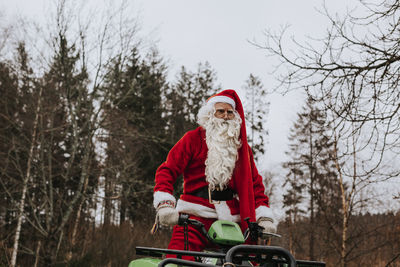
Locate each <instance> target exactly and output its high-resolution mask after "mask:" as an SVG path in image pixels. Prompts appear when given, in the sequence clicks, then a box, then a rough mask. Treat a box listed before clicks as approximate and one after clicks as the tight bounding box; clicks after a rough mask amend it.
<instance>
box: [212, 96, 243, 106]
mask: <svg viewBox="0 0 400 267" xmlns="http://www.w3.org/2000/svg"><path fill="white" fill-rule="evenodd" d="M213 103H214V104H215V103H227V104H229V105H231V106H232V107H233V108H234V109H236V103H235V101H234V100H233V99H232V98H230V97H228V96H223V95H217V96H213V97H211V98H210V99H209V100H208V102H207V104H208V105H210V104H213Z"/></svg>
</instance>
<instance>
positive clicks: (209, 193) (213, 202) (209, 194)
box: [208, 187, 221, 205]
mask: <svg viewBox="0 0 400 267" xmlns="http://www.w3.org/2000/svg"><path fill="white" fill-rule="evenodd" d="M208 201H209V202H210V204H213V205H214V204H219V203H221V201H219V200H217V201H214V200H212V198H211V190H210V187H209V188H208Z"/></svg>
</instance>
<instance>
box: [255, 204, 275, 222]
mask: <svg viewBox="0 0 400 267" xmlns="http://www.w3.org/2000/svg"><path fill="white" fill-rule="evenodd" d="M261 217H267V218H271V219H272V220H273V221H274V222H275V219H274V218H275V215H274V213H273V212H272V210H271V209H270V208H268V207H267V206H259V207H258V208H256V220H257V221H258V219H260V218H261Z"/></svg>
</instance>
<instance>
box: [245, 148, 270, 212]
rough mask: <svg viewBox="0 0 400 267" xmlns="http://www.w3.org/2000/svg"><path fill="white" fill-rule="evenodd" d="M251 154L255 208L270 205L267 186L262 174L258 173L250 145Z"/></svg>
mask: <svg viewBox="0 0 400 267" xmlns="http://www.w3.org/2000/svg"><path fill="white" fill-rule="evenodd" d="M249 154H250V164H251V173H252V178H253V191H254V198H255V208H258V207H259V206H267V207H269V199H268V197H267V195H265V187H264V184H263V179H262V177H261V175H260V174H259V173H258V170H257V167H256V164H255V163H254V156H253V152H252V151H251V148H250V147H249Z"/></svg>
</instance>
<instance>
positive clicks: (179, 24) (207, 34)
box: [0, 0, 356, 169]
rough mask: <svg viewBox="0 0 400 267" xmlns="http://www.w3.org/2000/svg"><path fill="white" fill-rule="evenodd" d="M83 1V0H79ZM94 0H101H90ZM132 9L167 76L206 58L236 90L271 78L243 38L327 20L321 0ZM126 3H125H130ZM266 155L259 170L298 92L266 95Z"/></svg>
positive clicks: (175, 1)
mask: <svg viewBox="0 0 400 267" xmlns="http://www.w3.org/2000/svg"><path fill="white" fill-rule="evenodd" d="M82 1H83V0H82ZM51 2H52V1H51V0H40V1H39V0H13V1H10V0H0V8H1V10H3V14H4V13H6V15H7V17H9V18H11V17H13V16H14V14H18V15H20V16H23V17H24V16H26V17H31V18H33V19H35V20H38V19H40V18H41V17H45V16H46V13H45V12H43V10H46V9H47V8H48V7H49V6H50V5H51ZM74 2H76V3H78V4H79V3H80V1H74ZM94 2H95V3H96V5H98V3H102V1H94ZM131 2H132V3H133V5H132V6H133V9H134V11H133V13H135V15H138V16H139V21H140V24H141V31H142V34H143V36H146V38H147V39H148V41H149V42H156V46H157V47H158V49H159V50H160V52H161V55H162V56H163V57H165V58H166V59H167V60H168V63H169V65H170V67H171V68H170V76H171V79H172V78H173V77H174V76H175V75H176V73H177V72H178V70H179V68H180V66H182V65H184V66H186V67H187V68H188V69H189V70H195V68H196V65H197V64H198V63H199V62H205V61H208V62H209V63H210V64H211V66H212V67H213V68H214V69H215V70H216V72H217V77H218V84H221V85H222V88H232V89H236V90H238V93H239V95H240V96H243V92H242V91H241V88H242V86H243V85H244V84H245V80H246V79H247V78H248V76H249V74H250V73H252V74H254V75H256V76H258V77H259V78H261V80H262V82H263V84H264V86H265V88H266V89H268V90H271V89H272V88H273V86H274V85H276V82H275V80H274V76H273V75H272V74H271V73H270V72H271V71H272V69H273V66H274V62H273V61H272V59H271V58H268V57H266V52H265V51H263V50H260V49H257V48H256V47H255V46H253V45H251V44H250V43H249V40H251V41H254V40H256V41H258V42H260V43H262V42H263V40H265V37H264V34H263V31H264V30H266V29H271V30H274V31H278V30H279V29H280V27H282V26H284V25H287V24H289V25H291V27H290V32H291V33H292V34H293V35H294V36H295V37H296V38H299V39H302V38H304V36H306V35H307V36H310V37H321V36H322V35H323V32H324V30H325V29H326V28H327V26H328V23H327V20H326V18H325V17H324V16H323V15H321V14H320V13H319V12H318V11H317V9H321V7H322V4H323V1H322V0H303V1H296V0H279V1H277V0H275V1H272V0H250V1H243V0H242V1H239V0H201V1H200V0H197V1H194V0H134V1H131ZM355 2H356V0H335V1H327V6H328V8H329V9H330V10H332V12H339V13H341V12H344V11H345V10H346V8H348V7H351V5H353V6H354V4H355ZM132 3H131V4H132ZM269 101H270V103H271V107H270V114H269V116H268V118H267V120H268V125H267V127H268V131H269V133H270V136H269V138H268V145H267V148H266V156H265V158H263V159H262V161H260V162H259V165H260V166H259V168H260V169H274V168H276V166H279V165H280V162H282V161H283V160H284V151H285V150H286V149H287V147H286V144H287V136H288V133H289V129H290V127H291V125H292V123H293V122H294V121H295V119H296V112H298V111H299V110H300V108H301V106H302V104H303V97H302V96H301V93H300V92H296V93H291V94H288V95H285V96H281V95H278V94H271V95H270V96H269Z"/></svg>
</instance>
